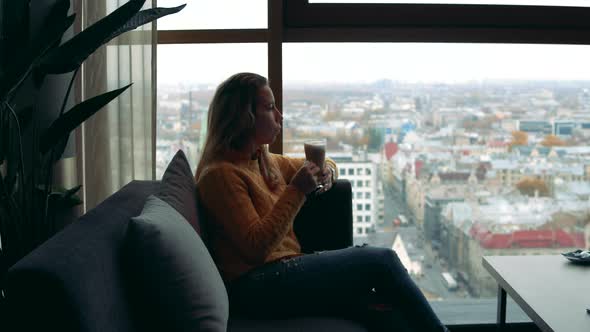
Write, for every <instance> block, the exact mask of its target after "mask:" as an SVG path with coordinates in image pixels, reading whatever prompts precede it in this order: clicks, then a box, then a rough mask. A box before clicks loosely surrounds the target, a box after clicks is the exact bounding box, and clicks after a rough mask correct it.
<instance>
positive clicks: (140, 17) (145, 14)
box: [109, 4, 186, 40]
mask: <svg viewBox="0 0 590 332" xmlns="http://www.w3.org/2000/svg"><path fill="white" fill-rule="evenodd" d="M184 7H186V4H184V5H180V6H177V7H171V8H163V7H157V8H151V9H145V10H142V11H140V12H139V13H137V14H135V16H133V17H132V18H131V19H129V21H127V23H125V25H123V26H121V27H120V28H119V29H117V30H116V31H114V32H113V34H112V35H111V36H109V40H111V39H113V38H115V37H117V36H119V35H120V34H122V33H124V32H127V31H131V30H133V29H136V28H137V27H140V26H142V25H144V24H147V23H150V22H152V21H154V20H157V19H159V18H161V17H164V16H166V15H170V14H175V13H178V12H179V11H181V10H182V9H183V8H184Z"/></svg>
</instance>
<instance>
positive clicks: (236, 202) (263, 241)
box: [198, 167, 305, 265]
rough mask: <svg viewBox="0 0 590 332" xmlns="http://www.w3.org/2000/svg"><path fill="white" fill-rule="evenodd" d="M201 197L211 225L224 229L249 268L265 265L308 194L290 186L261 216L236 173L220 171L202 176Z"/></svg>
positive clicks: (225, 169)
mask: <svg viewBox="0 0 590 332" xmlns="http://www.w3.org/2000/svg"><path fill="white" fill-rule="evenodd" d="M198 190H199V197H200V199H201V202H202V204H203V205H204V207H205V208H206V209H207V212H208V213H209V215H210V216H211V217H213V220H212V222H214V223H217V225H216V226H218V227H221V229H222V231H223V232H224V233H225V234H226V236H228V238H229V239H230V241H231V242H232V244H233V245H234V246H235V247H236V248H237V249H238V250H239V251H240V253H241V255H242V256H243V257H244V259H245V260H246V261H247V262H248V263H250V264H255V265H258V264H262V263H264V260H265V259H266V257H267V256H268V255H269V254H270V253H271V252H272V250H273V249H274V248H275V247H276V246H277V245H278V244H279V243H280V241H282V240H283V238H284V237H285V236H286V235H287V233H288V232H289V230H290V228H291V226H292V224H293V220H294V219H295V216H296V215H297V213H298V212H299V209H300V208H301V206H302V205H303V202H304V201H305V194H303V193H302V192H300V191H299V190H297V188H295V187H294V186H290V185H289V186H287V187H286V189H285V190H284V192H283V193H282V194H281V196H280V197H279V199H278V200H277V202H276V203H275V205H274V206H273V208H272V209H271V210H270V212H269V213H268V214H266V215H264V216H261V215H259V214H258V212H257V211H256V209H255V207H254V204H253V202H252V198H251V197H250V195H249V189H248V185H247V183H246V182H245V181H244V179H243V178H241V177H240V175H239V174H238V172H237V171H236V170H233V169H231V168H229V167H218V168H215V169H213V170H211V171H209V172H207V173H205V174H203V175H202V176H201V178H200V179H199V183H198Z"/></svg>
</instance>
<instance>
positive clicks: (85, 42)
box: [39, 0, 145, 74]
mask: <svg viewBox="0 0 590 332" xmlns="http://www.w3.org/2000/svg"><path fill="white" fill-rule="evenodd" d="M144 3H145V0H130V1H129V2H127V3H126V4H124V5H123V6H121V7H119V8H117V9H116V10H115V11H113V12H112V13H110V14H109V15H107V16H105V17H104V18H102V19H101V20H99V21H98V22H96V23H95V24H93V25H91V26H90V27H88V28H86V29H84V30H83V31H82V32H80V33H79V34H77V35H76V36H74V37H73V38H72V39H70V40H68V41H67V42H65V43H64V44H63V45H61V46H60V47H58V48H56V49H54V50H52V51H51V52H49V54H47V56H46V57H44V58H43V59H42V60H41V63H40V64H39V70H41V71H42V72H45V73H49V74H63V73H67V72H70V71H72V70H74V69H76V68H78V67H79V66H80V65H81V64H82V62H84V60H86V58H88V56H90V54H92V53H94V51H95V50H96V49H97V48H99V47H100V46H101V45H103V44H105V43H107V42H108V41H109V40H111V39H112V38H114V37H116V36H113V32H115V31H117V30H118V29H119V28H120V27H122V26H124V25H125V24H126V23H127V22H128V21H129V20H130V19H131V18H132V17H134V16H135V14H137V12H139V10H140V9H141V7H142V6H143V4H144Z"/></svg>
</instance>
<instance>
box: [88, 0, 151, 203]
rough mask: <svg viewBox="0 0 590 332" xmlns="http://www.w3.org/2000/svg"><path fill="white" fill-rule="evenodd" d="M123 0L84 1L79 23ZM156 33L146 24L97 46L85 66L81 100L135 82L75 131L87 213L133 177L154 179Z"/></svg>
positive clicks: (98, 16)
mask: <svg viewBox="0 0 590 332" xmlns="http://www.w3.org/2000/svg"><path fill="white" fill-rule="evenodd" d="M127 1H128V0H82V3H81V4H82V7H83V8H82V13H83V16H82V22H81V24H82V27H88V26H90V25H91V24H92V23H94V22H96V21H97V20H99V19H101V18H102V17H104V16H105V15H107V14H108V13H110V12H112V11H113V10H115V9H116V8H118V7H120V6H121V5H123V4H124V3H126V2H127ZM154 2H155V0H154ZM151 7H152V1H151V0H147V1H146V3H145V5H144V9H145V8H151ZM154 36H155V26H154V24H146V25H144V26H142V27H140V28H138V29H136V30H135V31H132V32H128V33H126V34H124V35H122V36H120V37H119V38H117V39H115V40H113V41H111V42H110V43H109V44H108V45H106V46H103V47H101V48H100V49H98V50H97V51H96V52H95V53H94V54H93V55H92V56H91V57H90V58H89V59H88V60H87V61H86V62H85V64H84V65H83V68H82V71H81V81H80V85H81V90H82V93H81V96H82V99H83V100H85V99H88V98H90V97H93V96H95V95H98V94H101V93H104V92H107V91H110V90H113V89H117V88H120V87H123V86H125V85H127V84H129V83H133V85H132V86H131V87H130V88H129V89H127V91H125V92H124V93H123V94H122V95H120V96H119V97H118V98H117V99H115V100H114V101H112V102H111V103H110V104H109V105H108V106H106V107H105V109H103V110H101V111H99V112H98V113H96V114H95V115H94V116H93V117H91V118H90V119H89V120H87V121H86V122H85V123H84V124H83V125H82V126H81V127H80V128H79V130H78V133H77V141H78V143H79V144H78V146H79V147H81V148H78V151H77V154H78V169H79V170H82V172H79V173H82V175H81V176H80V177H79V180H81V182H82V183H83V200H84V205H85V206H84V209H85V211H87V210H90V209H91V208H93V207H94V206H96V205H97V204H98V203H100V202H101V201H103V200H104V199H105V198H107V197H108V196H109V195H111V194H113V193H114V192H116V191H117V190H119V189H120V188H121V187H123V186H124V185H125V184H127V183H128V182H130V181H132V180H150V179H153V178H154V167H153V164H154V163H153V160H154V151H155V149H153V146H154V144H155V142H154V131H153V128H154V127H155V106H154V105H155V103H154V100H153V98H154V96H155V88H154V86H155V79H154V75H155V46H154V47H152V45H153V44H154V38H153V37H154ZM80 157H81V158H80Z"/></svg>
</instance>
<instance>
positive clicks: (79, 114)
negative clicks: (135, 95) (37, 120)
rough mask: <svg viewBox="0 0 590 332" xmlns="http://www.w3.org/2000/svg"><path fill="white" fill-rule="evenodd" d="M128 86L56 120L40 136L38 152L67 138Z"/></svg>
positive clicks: (76, 108) (103, 95)
mask: <svg viewBox="0 0 590 332" xmlns="http://www.w3.org/2000/svg"><path fill="white" fill-rule="evenodd" d="M130 86H131V84H129V85H127V86H124V87H122V88H120V89H117V90H113V91H109V92H107V93H103V94H101V95H98V96H96V97H93V98H90V99H88V100H85V101H83V102H81V103H80V104H78V105H76V106H74V107H73V108H72V109H70V110H69V111H68V112H66V113H64V114H63V115H62V116H60V117H59V118H57V119H56V120H55V121H54V122H53V123H52V124H51V126H49V128H47V130H46V131H45V132H44V133H43V135H41V141H40V142H39V150H40V151H41V153H47V151H49V149H51V148H53V147H54V146H55V145H56V144H58V143H59V142H60V140H63V139H64V137H67V136H68V135H69V134H70V132H71V131H72V130H74V129H75V128H76V127H78V126H79V125H80V124H81V123H82V122H84V121H86V119H88V118H89V117H91V116H92V115H94V113H96V112H98V111H99V110H100V109H101V108H103V107H104V106H105V105H107V104H108V103H110V102H111V100H113V99H115V98H117V97H118V96H119V95H120V94H121V93H123V92H124V91H125V90H127V89H128V88H129V87H130ZM62 152H63V151H62Z"/></svg>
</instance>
